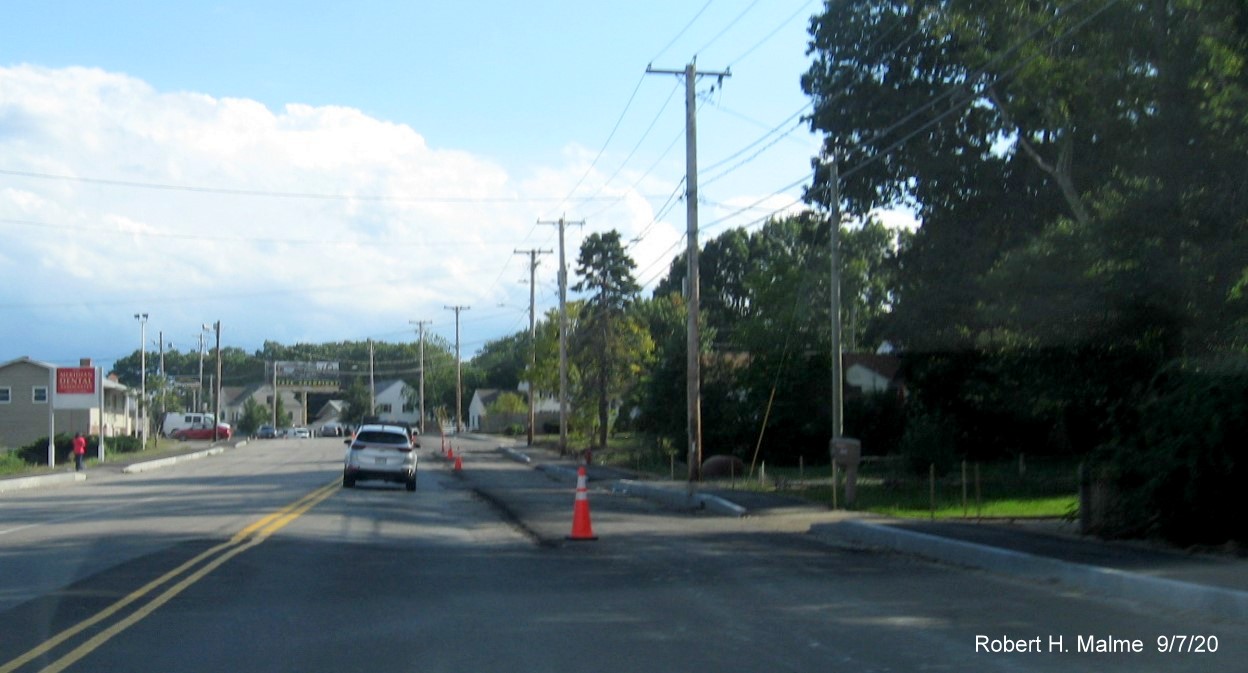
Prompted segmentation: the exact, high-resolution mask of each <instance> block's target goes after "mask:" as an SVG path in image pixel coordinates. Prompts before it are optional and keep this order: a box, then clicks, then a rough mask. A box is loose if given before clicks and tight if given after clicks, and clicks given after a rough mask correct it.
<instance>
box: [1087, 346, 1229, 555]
mask: <svg viewBox="0 0 1248 673" xmlns="http://www.w3.org/2000/svg"><path fill="white" fill-rule="evenodd" d="M1123 416H1124V417H1123V418H1121V419H1119V423H1118V427H1117V434H1116V436H1115V438H1114V440H1113V441H1112V442H1111V443H1110V444H1109V445H1108V446H1107V447H1105V449H1104V451H1103V452H1102V458H1103V460H1104V461H1105V463H1106V465H1105V466H1104V468H1106V469H1104V472H1105V473H1106V474H1107V475H1108V477H1107V478H1108V479H1109V480H1110V482H1111V486H1112V489H1113V492H1114V493H1115V494H1116V497H1117V498H1118V499H1119V500H1120V502H1118V503H1116V505H1117V506H1116V507H1115V509H1116V510H1117V511H1118V512H1119V517H1120V520H1119V521H1117V522H1115V523H1116V525H1115V526H1114V528H1115V529H1113V530H1108V531H1106V532H1108V533H1111V534H1116V535H1120V536H1137V535H1159V536H1161V537H1163V538H1165V539H1167V540H1170V541H1172V542H1175V543H1179V544H1185V545H1186V544H1221V543H1224V542H1227V541H1229V540H1236V541H1238V542H1241V543H1243V542H1248V519H1246V518H1244V517H1243V515H1242V513H1243V512H1244V511H1245V510H1246V509H1248V496H1245V493H1246V491H1245V489H1244V484H1245V483H1246V482H1245V479H1248V460H1246V456H1245V449H1244V437H1248V362H1244V361H1238V362H1235V363H1233V364H1226V363H1221V364H1218V365H1215V366H1209V365H1192V364H1187V365H1175V366H1172V367H1170V368H1168V369H1166V370H1164V371H1163V372H1162V373H1161V374H1159V375H1158V377H1157V378H1156V379H1155V380H1154V381H1153V384H1152V386H1151V388H1150V390H1149V391H1148V392H1147V394H1146V395H1144V397H1143V398H1142V399H1141V400H1140V401H1139V402H1137V403H1136V404H1135V405H1133V406H1132V407H1131V408H1129V409H1128V410H1127V412H1126V413H1125V414H1124V415H1123Z"/></svg>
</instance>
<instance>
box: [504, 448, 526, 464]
mask: <svg viewBox="0 0 1248 673" xmlns="http://www.w3.org/2000/svg"><path fill="white" fill-rule="evenodd" d="M498 450H499V451H501V452H502V453H503V454H504V455H506V456H507V457H508V458H510V459H512V460H514V461H516V462H517V463H525V464H529V463H532V462H533V459H532V458H530V457H529V456H528V454H525V453H521V452H519V451H517V450H515V449H513V448H511V447H510V446H500V447H498Z"/></svg>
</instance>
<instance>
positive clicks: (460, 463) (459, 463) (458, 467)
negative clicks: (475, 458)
mask: <svg viewBox="0 0 1248 673" xmlns="http://www.w3.org/2000/svg"><path fill="white" fill-rule="evenodd" d="M462 456H463V454H462V453H461V454H460V455H458V456H455V471H456V472H459V471H460V470H462V469H464V461H463V458H462Z"/></svg>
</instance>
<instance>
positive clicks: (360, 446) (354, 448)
mask: <svg viewBox="0 0 1248 673" xmlns="http://www.w3.org/2000/svg"><path fill="white" fill-rule="evenodd" d="M366 448H368V447H366V446H364V445H363V444H357V443H352V444H351V450H352V451H359V450H360V449H366Z"/></svg>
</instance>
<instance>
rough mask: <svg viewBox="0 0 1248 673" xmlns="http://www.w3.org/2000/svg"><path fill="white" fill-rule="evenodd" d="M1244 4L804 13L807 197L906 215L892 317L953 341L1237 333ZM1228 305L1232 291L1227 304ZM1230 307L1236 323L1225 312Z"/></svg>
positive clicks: (919, 7)
mask: <svg viewBox="0 0 1248 673" xmlns="http://www.w3.org/2000/svg"><path fill="white" fill-rule="evenodd" d="M1246 15H1248V9H1245V5H1244V3H1243V2H1241V1H1240V0H1143V1H1136V2H1127V1H1115V0H1067V1H1065V2H1054V1H1040V2H1033V1H1030V0H1028V1H1026V2H1024V1H1022V0H894V1H891V2H890V1H881V0H857V1H854V0H849V1H837V2H829V3H828V5H827V8H826V11H825V13H824V14H822V15H820V16H818V17H816V18H815V19H814V21H813V23H812V37H813V39H812V42H811V46H810V50H811V53H812V54H813V55H814V63H813V65H812V66H811V68H810V70H809V72H808V73H807V74H806V76H805V77H804V78H803V87H804V88H805V90H806V91H807V92H808V93H809V94H810V95H811V96H812V97H813V98H814V102H815V112H814V114H813V115H812V117H811V123H812V126H813V128H814V129H816V130H818V131H821V132H823V133H824V134H825V147H824V156H823V158H822V159H821V161H820V162H819V166H818V170H817V176H816V180H815V182H814V183H813V184H812V186H811V189H810V191H809V196H810V198H811V199H812V200H814V201H818V202H826V200H827V198H828V196H829V194H831V190H830V189H829V188H828V187H829V186H828V184H827V180H828V177H829V175H830V173H829V170H828V168H829V159H830V158H831V157H837V158H838V159H839V171H840V176H841V182H840V188H841V189H840V196H841V202H842V205H844V206H845V207H847V208H848V209H849V210H850V211H851V212H868V211H870V210H871V209H873V208H877V207H882V206H903V205H904V206H907V207H912V208H914V209H915V211H916V212H917V214H918V215H919V216H920V218H921V220H922V222H923V226H922V228H921V230H920V231H919V234H918V235H917V236H916V237H915V238H914V241H913V244H912V245H911V246H909V247H908V249H907V250H906V251H905V252H904V254H903V255H902V258H901V263H902V267H901V268H902V272H901V276H900V282H901V285H900V288H899V291H900V302H899V306H898V308H899V310H898V312H897V321H896V323H895V328H896V330H897V331H898V332H899V335H900V336H902V337H903V338H904V340H905V341H906V342H907V343H908V344H909V345H912V346H919V347H923V348H947V347H965V346H968V345H973V344H975V343H977V342H980V341H982V340H983V339H984V338H985V335H986V334H989V333H998V334H999V332H1000V330H1001V329H1002V328H1004V329H1006V331H1007V332H1010V333H1012V334H1013V336H1012V337H1010V338H1011V339H1019V338H1021V339H1022V340H1023V341H1024V342H1030V343H1053V342H1054V341H1055V340H1060V341H1064V342H1065V343H1066V344H1069V343H1071V342H1072V341H1075V340H1088V339H1103V338H1117V337H1118V336H1119V335H1122V334H1123V333H1125V332H1132V331H1137V328H1139V327H1142V326H1143V327H1145V331H1146V332H1150V333H1152V334H1153V335H1154V336H1155V339H1156V341H1157V344H1158V347H1160V348H1161V349H1162V350H1163V351H1164V353H1165V354H1166V355H1168V356H1176V355H1179V354H1183V353H1189V352H1192V351H1193V350H1197V349H1200V348H1204V347H1208V346H1210V345H1213V344H1223V345H1224V344H1227V343H1229V342H1231V341H1233V340H1234V338H1235V337H1236V335H1240V334H1242V331H1237V330H1235V329H1231V328H1232V327H1234V326H1235V325H1236V323H1237V322H1239V321H1242V318H1243V315H1244V310H1243V306H1242V303H1236V302H1235V301H1233V297H1234V296H1235V295H1234V288H1235V287H1236V284H1237V283H1239V282H1241V281H1242V279H1243V277H1244V275H1243V274H1244V271H1245V267H1248V259H1246V258H1245V253H1244V251H1245V249H1246V246H1245V243H1248V241H1245V230H1246V229H1248V225H1246V220H1245V217H1246V216H1245V213H1246V212H1248V207H1246V206H1248V190H1245V189H1244V188H1243V185H1244V184H1248V161H1245V159H1248V140H1246V138H1248V113H1246V112H1245V110H1246V109H1248V98H1246V97H1245V92H1248V68H1246V65H1245V59H1246V58H1248V46H1246V40H1248V18H1245V17H1246ZM1228 300H1232V301H1228ZM1228 312H1229V313H1230V314H1231V315H1232V316H1233V317H1234V319H1233V320H1229V321H1228V320H1226V318H1227V317H1228Z"/></svg>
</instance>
